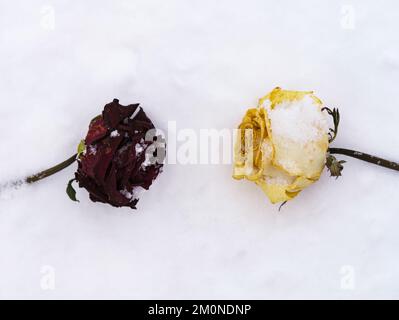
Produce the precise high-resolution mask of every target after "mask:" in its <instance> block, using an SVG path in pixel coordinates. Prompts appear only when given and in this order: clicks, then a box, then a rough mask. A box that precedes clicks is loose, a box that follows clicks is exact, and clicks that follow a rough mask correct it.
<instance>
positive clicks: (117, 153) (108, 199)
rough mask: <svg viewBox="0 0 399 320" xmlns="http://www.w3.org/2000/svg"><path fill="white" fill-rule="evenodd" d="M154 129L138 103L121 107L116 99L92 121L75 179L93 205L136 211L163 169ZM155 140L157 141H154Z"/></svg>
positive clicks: (81, 151) (161, 150)
mask: <svg viewBox="0 0 399 320" xmlns="http://www.w3.org/2000/svg"><path fill="white" fill-rule="evenodd" d="M155 132H156V131H155V126H154V124H153V123H152V121H151V120H150V119H149V118H148V117H147V115H146V114H145V112H144V111H143V109H142V108H141V107H140V106H139V105H138V104H132V105H128V106H122V105H120V104H119V101H118V100H117V99H115V100H114V101H113V102H111V103H109V104H107V105H106V106H105V108H104V111H103V112H102V115H100V116H98V117H97V118H95V119H93V120H92V121H91V123H90V126H89V131H88V133H87V136H86V138H85V140H84V144H83V143H82V144H81V145H80V147H79V149H80V150H79V154H78V170H77V172H76V174H75V178H76V180H77V181H78V183H79V187H81V188H85V189H86V190H87V191H88V192H89V194H90V199H91V200H92V201H94V202H103V203H108V204H110V205H112V206H114V207H130V208H133V209H136V204H137V202H138V201H139V194H140V193H141V191H143V190H148V189H149V188H150V186H151V184H152V183H153V181H154V180H155V179H156V178H157V176H158V175H159V173H160V172H161V171H162V167H163V156H164V154H162V153H164V152H165V150H164V149H162V148H161V149H160V148H156V149H154V143H158V144H159V143H160V142H161V141H160V137H159V136H156V134H155ZM154 141H155V142H154Z"/></svg>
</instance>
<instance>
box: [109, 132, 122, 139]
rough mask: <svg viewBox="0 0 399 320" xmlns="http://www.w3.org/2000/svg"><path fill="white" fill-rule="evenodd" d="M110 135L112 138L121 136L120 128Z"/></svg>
mask: <svg viewBox="0 0 399 320" xmlns="http://www.w3.org/2000/svg"><path fill="white" fill-rule="evenodd" d="M110 136H111V138H116V137H119V136H120V134H119V132H118V130H114V131H112V132H111V134H110Z"/></svg>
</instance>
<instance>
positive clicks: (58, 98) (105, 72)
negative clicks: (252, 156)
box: [0, 0, 399, 299]
mask: <svg viewBox="0 0 399 320" xmlns="http://www.w3.org/2000/svg"><path fill="white" fill-rule="evenodd" d="M45 3H46V4H45ZM398 11H399V3H398V2H397V1H395V0H384V1H382V2H377V1H372V0H351V1H347V2H342V3H341V2H338V1H323V2H321V1H316V0H303V1H291V0H290V1H288V0H282V1H278V2H276V1H271V0H268V1H265V0H248V1H232V0H221V1H217V2H215V1H213V0H212V1H211V0H201V1H197V0H193V1H183V0H170V1H161V0H136V1H124V0H121V1H105V0H97V1H94V0H87V1H80V2H75V1H74V2H70V1H62V0H58V1H55V0H54V1H52V0H50V1H47V2H43V1H38V0H32V1H22V0H16V1H6V0H2V1H0V46H1V58H2V59H0V71H1V75H2V76H1V77H0V88H1V89H0V90H1V99H2V100H1V107H0V133H1V146H2V148H1V149H0V184H2V183H3V181H4V182H5V181H9V180H13V179H17V178H19V177H23V176H26V175H28V174H32V173H35V172H37V171H39V170H42V169H45V168H47V167H48V166H51V165H54V164H56V163H59V162H61V161H63V160H65V159H67V158H68V157H70V156H71V155H73V154H74V153H75V152H76V146H77V145H78V144H79V141H80V140H81V139H82V137H84V136H85V134H86V132H87V127H88V123H89V122H90V120H91V119H93V118H94V117H95V116H96V115H98V114H99V113H100V112H101V110H102V107H103V106H104V105H105V104H106V103H109V102H112V100H113V99H114V98H118V99H120V101H121V104H123V105H127V104H132V103H140V104H141V106H142V107H143V109H144V111H145V112H146V114H147V115H148V116H149V117H150V118H151V119H152V120H153V121H154V123H155V124H156V125H157V126H158V127H159V128H160V129H163V130H166V129H167V124H168V121H176V124H177V130H179V129H184V128H192V129H195V130H198V131H199V129H201V128H216V129H223V128H235V127H236V126H237V125H238V124H239V123H240V121H241V118H242V116H243V115H244V113H245V110H246V109H247V108H248V107H255V106H256V105H257V101H258V99H259V98H260V97H262V96H264V95H265V94H267V93H268V92H270V90H272V89H273V88H274V87H276V86H280V87H282V88H284V89H291V90H314V91H315V94H316V95H317V96H318V97H320V99H321V100H322V101H323V102H324V103H325V105H326V106H328V107H330V108H333V107H338V108H339V109H340V112H341V125H340V131H339V135H338V137H337V139H336V141H335V142H334V146H336V147H344V148H355V149H357V150H359V151H362V152H367V153H374V154H376V155H379V156H381V157H386V158H388V159H392V160H395V159H396V160H399V149H398V148H397V146H398V144H399V136H398V135H397V133H396V129H397V124H396V121H395V119H398V117H399V108H398V107H397V106H398V103H399V102H398V95H397V83H398V81H399V41H398V40H399V39H398V34H397V30H398V27H399V20H398V19H397V12H398ZM337 157H338V158H339V159H345V160H347V161H348V162H347V163H345V169H344V171H343V177H341V178H339V179H338V180H335V179H331V178H329V175H328V173H326V172H324V173H323V175H322V177H321V179H320V180H319V181H318V182H317V183H315V184H314V185H312V186H311V187H309V188H308V189H306V190H305V191H303V192H302V193H301V194H300V195H299V196H298V197H297V198H296V199H295V200H294V201H292V202H289V203H287V204H286V205H285V206H283V207H282V209H281V211H280V212H279V211H278V205H275V206H273V205H271V204H269V203H268V201H267V199H266V198H265V196H264V195H263V193H262V191H261V190H260V188H257V187H256V186H255V185H254V184H253V183H250V182H244V181H234V180H233V179H231V174H232V166H231V165H224V164H220V165H167V166H166V167H165V168H164V172H163V173H162V175H160V176H159V178H158V179H157V181H155V183H154V184H153V186H152V187H151V189H150V191H149V192H145V193H144V194H143V196H142V198H141V200H140V202H139V203H138V210H137V211H132V210H130V209H127V208H124V209H114V208H112V207H109V206H106V205H103V204H94V203H92V202H90V201H89V199H88V195H87V192H86V191H84V190H77V197H78V199H79V200H80V203H75V202H72V201H70V200H69V199H68V198H67V196H66V194H65V188H66V184H67V182H68V181H69V180H70V179H71V178H72V177H73V174H74V170H75V169H76V165H75V166H71V167H70V168H68V169H67V170H65V171H63V172H62V173H60V174H58V175H56V176H53V177H51V178H49V179H47V180H45V181H42V182H40V183H37V184H36V185H29V186H27V185H24V186H23V187H22V188H19V189H18V190H14V189H12V190H8V191H7V195H6V196H3V195H2V196H1V198H0V252H1V255H0V298H37V299H60V298H78V299H79V298H141V299H144V298H154V299H195V298H208V299H214V298H223V299H231V298H255V299H264V298H333V299H336V298H343V299H355V298H399V291H398V287H399V271H398V270H399V255H398V250H397V248H398V243H399V233H398V232H397V226H398V224H399V203H398V201H397V194H398V190H399V176H398V174H397V172H394V171H390V170H387V169H384V168H379V167H377V166H373V165H369V164H366V163H362V162H360V161H358V160H355V159H350V158H346V157H343V156H342V157H340V156H337ZM52 280H54V281H52Z"/></svg>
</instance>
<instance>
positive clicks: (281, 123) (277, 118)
mask: <svg viewBox="0 0 399 320" xmlns="http://www.w3.org/2000/svg"><path fill="white" fill-rule="evenodd" d="M322 108H323V104H322V102H321V100H320V99H319V98H317V97H316V96H315V95H313V92H312V91H287V90H282V89H281V88H275V89H274V90H273V91H272V92H270V93H269V94H268V95H266V96H265V97H263V98H261V99H260V100H259V105H258V107H257V108H252V109H249V110H247V112H246V114H245V116H244V118H243V120H242V123H241V124H240V126H239V129H240V131H239V135H238V137H239V138H238V139H237V142H236V146H235V161H234V174H233V177H234V178H235V179H244V178H245V179H248V180H250V181H253V182H255V183H256V184H257V185H259V186H260V187H261V188H262V190H263V191H264V192H265V194H266V195H267V196H268V198H269V199H270V201H271V202H272V203H278V202H284V201H287V200H291V199H292V198H294V197H295V196H297V195H298V193H299V192H300V191H302V190H303V189H304V188H306V187H308V186H309V185H310V184H312V183H313V182H315V181H317V180H318V179H319V177H320V174H321V172H322V171H323V168H324V166H325V162H326V154H327V150H328V145H329V142H328V141H329V140H328V139H329V137H328V121H327V119H326V115H325V113H323V111H322Z"/></svg>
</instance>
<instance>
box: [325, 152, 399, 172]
mask: <svg viewBox="0 0 399 320" xmlns="http://www.w3.org/2000/svg"><path fill="white" fill-rule="evenodd" d="M328 152H330V153H331V154H342V155H345V156H348V157H352V158H356V159H359V160H363V161H366V162H370V163H373V164H376V165H377V166H381V167H385V168H388V169H392V170H396V171H399V163H397V162H394V161H389V160H386V159H382V158H379V157H376V156H373V155H370V154H367V153H364V152H359V151H355V150H350V149H343V148H329V149H328Z"/></svg>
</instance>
